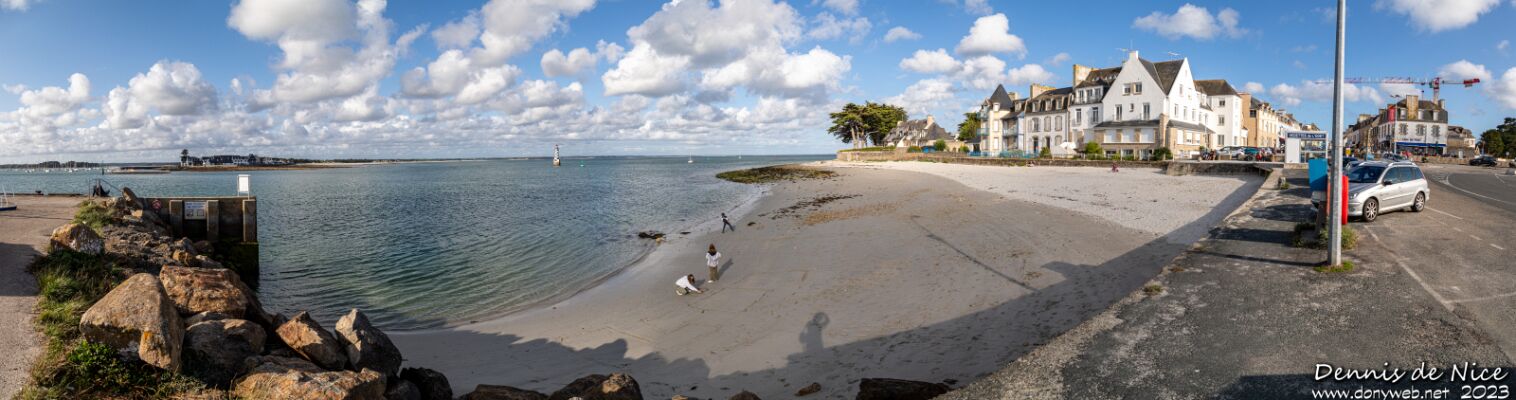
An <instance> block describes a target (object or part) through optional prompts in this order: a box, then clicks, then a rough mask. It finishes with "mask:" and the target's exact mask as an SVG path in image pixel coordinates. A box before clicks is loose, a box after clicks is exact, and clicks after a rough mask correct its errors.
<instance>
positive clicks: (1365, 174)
mask: <svg viewBox="0 0 1516 400" xmlns="http://www.w3.org/2000/svg"><path fill="white" fill-rule="evenodd" d="M1347 175H1348V215H1349V216H1353V217H1362V218H1363V220H1364V222H1374V220H1375V219H1378V218H1379V215H1380V214H1383V213H1386V212H1390V211H1395V210H1404V209H1409V210H1411V211H1415V212H1421V210H1425V209H1426V207H1427V199H1428V198H1430V197H1431V194H1432V191H1431V188H1429V187H1428V186H1427V180H1426V177H1425V176H1423V175H1422V174H1421V167H1417V166H1416V164H1415V163H1411V162H1407V161H1396V162H1385V161H1368V162H1364V163H1360V164H1358V165H1357V166H1355V167H1353V169H1352V170H1349V171H1348V173H1347Z"/></svg>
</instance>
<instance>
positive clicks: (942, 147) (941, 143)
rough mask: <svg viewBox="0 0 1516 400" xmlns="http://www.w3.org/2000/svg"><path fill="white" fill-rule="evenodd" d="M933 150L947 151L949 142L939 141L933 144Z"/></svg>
mask: <svg viewBox="0 0 1516 400" xmlns="http://www.w3.org/2000/svg"><path fill="white" fill-rule="evenodd" d="M932 150H937V151H943V150H947V141H946V140H942V139H937V141H936V142H933V143H932Z"/></svg>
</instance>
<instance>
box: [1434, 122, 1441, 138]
mask: <svg viewBox="0 0 1516 400" xmlns="http://www.w3.org/2000/svg"><path fill="white" fill-rule="evenodd" d="M1440 137H1442V127H1441V126H1438V125H1432V138H1440Z"/></svg>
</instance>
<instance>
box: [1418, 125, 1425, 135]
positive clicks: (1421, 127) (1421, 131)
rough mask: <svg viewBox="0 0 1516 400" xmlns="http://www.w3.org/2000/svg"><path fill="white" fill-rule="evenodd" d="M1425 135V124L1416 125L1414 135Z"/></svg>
mask: <svg viewBox="0 0 1516 400" xmlns="http://www.w3.org/2000/svg"><path fill="white" fill-rule="evenodd" d="M1426 135H1427V126H1426V125H1416V136H1422V137H1425V136H1426Z"/></svg>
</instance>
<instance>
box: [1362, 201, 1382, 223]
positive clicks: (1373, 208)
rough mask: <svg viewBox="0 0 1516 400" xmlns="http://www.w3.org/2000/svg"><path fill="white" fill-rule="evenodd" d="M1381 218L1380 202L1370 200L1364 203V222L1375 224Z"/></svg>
mask: <svg viewBox="0 0 1516 400" xmlns="http://www.w3.org/2000/svg"><path fill="white" fill-rule="evenodd" d="M1378 218H1379V200H1376V199H1368V201H1364V202H1363V222H1374V220H1375V219H1378Z"/></svg>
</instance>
